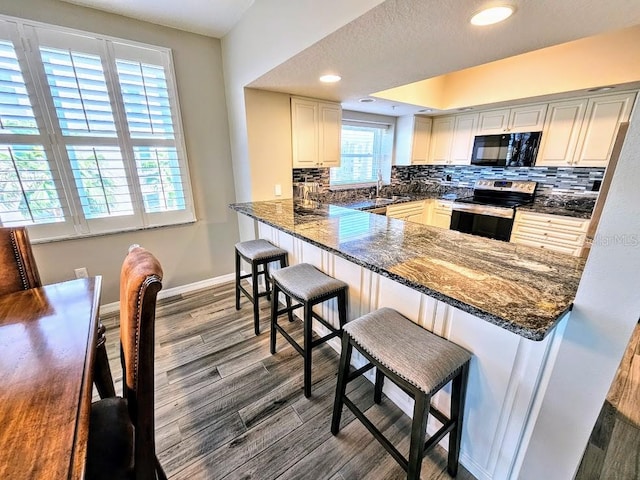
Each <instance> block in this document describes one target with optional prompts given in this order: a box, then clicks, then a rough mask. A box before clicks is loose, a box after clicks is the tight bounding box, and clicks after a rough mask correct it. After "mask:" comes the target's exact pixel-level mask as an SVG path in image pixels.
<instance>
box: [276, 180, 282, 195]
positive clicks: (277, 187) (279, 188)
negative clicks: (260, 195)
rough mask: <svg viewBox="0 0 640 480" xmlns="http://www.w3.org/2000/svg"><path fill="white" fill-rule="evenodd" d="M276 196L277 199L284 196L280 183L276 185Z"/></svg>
mask: <svg viewBox="0 0 640 480" xmlns="http://www.w3.org/2000/svg"><path fill="white" fill-rule="evenodd" d="M275 194H276V197H281V196H282V185H280V184H279V183H276V187H275Z"/></svg>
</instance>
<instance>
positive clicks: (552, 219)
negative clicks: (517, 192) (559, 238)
mask: <svg viewBox="0 0 640 480" xmlns="http://www.w3.org/2000/svg"><path fill="white" fill-rule="evenodd" d="M520 225H523V226H524V225H526V226H527V227H531V228H537V229H544V230H549V231H552V230H553V231H559V232H576V233H584V232H586V231H587V229H588V228H589V220H588V219H583V218H573V217H564V216H561V215H545V214H541V213H528V212H517V213H516V219H515V225H514V228H515V227H517V226H520Z"/></svg>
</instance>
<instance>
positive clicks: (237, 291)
mask: <svg viewBox="0 0 640 480" xmlns="http://www.w3.org/2000/svg"><path fill="white" fill-rule="evenodd" d="M236 310H240V254H239V253H238V250H236Z"/></svg>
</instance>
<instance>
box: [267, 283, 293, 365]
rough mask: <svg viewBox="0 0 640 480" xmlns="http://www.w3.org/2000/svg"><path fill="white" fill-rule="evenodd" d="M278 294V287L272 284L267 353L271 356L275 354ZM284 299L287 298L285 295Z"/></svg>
mask: <svg viewBox="0 0 640 480" xmlns="http://www.w3.org/2000/svg"><path fill="white" fill-rule="evenodd" d="M279 293H280V287H279V286H278V284H277V283H276V282H273V292H272V294H273V295H272V297H271V332H270V334H269V351H270V352H271V355H273V354H274V353H276V330H277V328H276V325H278V296H279ZM285 297H287V299H288V298H289V297H288V295H287V294H286V293H285Z"/></svg>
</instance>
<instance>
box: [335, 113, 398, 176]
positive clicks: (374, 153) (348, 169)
mask: <svg viewBox="0 0 640 480" xmlns="http://www.w3.org/2000/svg"><path fill="white" fill-rule="evenodd" d="M341 138H342V145H341V159H340V167H337V168H331V171H330V176H329V180H330V184H331V185H332V186H349V185H354V186H357V185H370V184H375V183H376V182H377V180H378V173H379V172H380V173H381V174H382V175H383V177H387V178H388V173H387V172H388V171H389V168H390V162H391V145H392V133H391V130H390V128H389V126H388V125H385V124H374V123H366V122H352V121H344V122H343V124H342V137H341Z"/></svg>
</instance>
